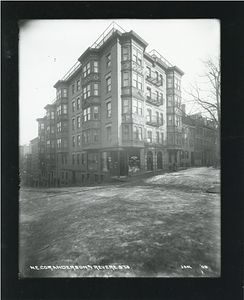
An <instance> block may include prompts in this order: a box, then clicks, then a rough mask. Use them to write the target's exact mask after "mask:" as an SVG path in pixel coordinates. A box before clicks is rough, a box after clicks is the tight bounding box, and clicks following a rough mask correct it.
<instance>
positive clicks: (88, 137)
mask: <svg viewBox="0 0 244 300" xmlns="http://www.w3.org/2000/svg"><path fill="white" fill-rule="evenodd" d="M86 133H87V134H86V136H87V143H90V140H91V136H90V130H87V132H86Z"/></svg>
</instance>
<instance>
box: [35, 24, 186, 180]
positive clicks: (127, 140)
mask: <svg viewBox="0 0 244 300" xmlns="http://www.w3.org/2000/svg"><path fill="white" fill-rule="evenodd" d="M147 46H148V44H147V42H146V41H144V40H143V39H142V38H141V37H140V36H138V35H137V34H136V33H135V32H134V31H130V32H124V31H123V30H122V29H121V28H119V29H117V28H116V27H115V26H114V25H113V28H111V30H106V31H105V32H104V33H103V34H102V35H101V37H100V38H99V39H98V40H97V41H96V42H95V43H94V44H93V45H92V46H91V47H89V48H88V49H87V50H86V51H85V52H84V53H83V54H82V55H81V56H80V57H79V59H78V62H77V63H76V64H75V65H74V66H73V67H72V68H71V70H70V71H69V72H68V73H67V74H66V75H65V76H64V77H63V78H62V79H61V80H59V81H58V82H57V83H56V84H55V85H54V87H55V89H56V95H57V96H56V98H55V99H54V100H53V101H52V103H51V104H48V105H46V106H45V109H46V115H45V117H43V118H39V119H37V122H38V164H39V165H38V167H39V169H40V174H38V172H37V171H35V173H34V178H35V181H36V180H38V182H39V183H38V184H40V183H41V182H43V185H45V186H46V185H47V186H50V185H51V186H53V185H54V186H60V185H68V184H79V183H82V182H86V181H92V182H94V181H95V182H101V181H103V180H106V179H107V178H110V177H113V176H117V177H120V176H130V175H133V174H136V173H143V172H147V171H154V170H162V169H164V168H171V167H172V164H173V163H174V162H177V163H178V162H180V158H181V156H180V153H181V151H182V111H181V109H180V106H181V77H182V75H183V74H184V73H183V72H182V71H181V70H180V69H179V68H178V67H176V66H172V65H171V64H170V63H169V62H168V61H167V60H166V59H165V58H164V57H163V56H162V55H160V54H159V53H158V52H157V51H155V50H153V51H151V52H149V53H147V52H146V48H147ZM32 142H33V141H32ZM34 144H35V147H36V145H37V143H36V140H35V143H34ZM35 151H36V150H35ZM189 151H190V150H189ZM32 155H34V154H33V153H32ZM35 155H36V152H35ZM35 155H34V156H35ZM35 161H36V159H35ZM35 166H36V163H35ZM35 168H36V167H35ZM35 174H38V177H35ZM37 178H38V179H37Z"/></svg>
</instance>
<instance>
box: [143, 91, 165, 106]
mask: <svg viewBox="0 0 244 300" xmlns="http://www.w3.org/2000/svg"><path fill="white" fill-rule="evenodd" d="M146 101H147V102H149V103H151V104H154V105H157V106H159V105H163V104H164V98H163V97H162V96H160V95H158V94H155V93H150V92H148V93H146Z"/></svg>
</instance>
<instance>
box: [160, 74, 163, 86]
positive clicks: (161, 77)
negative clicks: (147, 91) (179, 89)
mask: <svg viewBox="0 0 244 300" xmlns="http://www.w3.org/2000/svg"><path fill="white" fill-rule="evenodd" d="M160 82H161V85H163V75H162V74H160Z"/></svg>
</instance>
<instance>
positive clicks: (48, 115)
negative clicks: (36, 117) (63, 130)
mask: <svg viewBox="0 0 244 300" xmlns="http://www.w3.org/2000/svg"><path fill="white" fill-rule="evenodd" d="M49 117H50V111H49V110H48V111H47V118H49Z"/></svg>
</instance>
